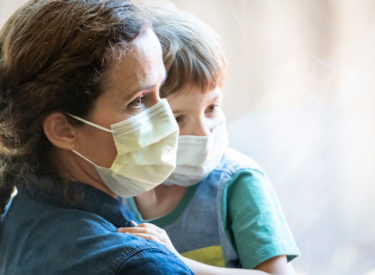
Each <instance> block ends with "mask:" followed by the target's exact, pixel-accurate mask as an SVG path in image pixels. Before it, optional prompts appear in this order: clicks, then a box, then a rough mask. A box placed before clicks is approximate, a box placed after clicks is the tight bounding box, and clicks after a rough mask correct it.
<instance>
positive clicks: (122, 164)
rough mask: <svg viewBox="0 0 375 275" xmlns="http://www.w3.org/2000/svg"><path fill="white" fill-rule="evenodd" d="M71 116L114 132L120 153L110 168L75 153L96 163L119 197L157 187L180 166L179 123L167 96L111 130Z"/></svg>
mask: <svg viewBox="0 0 375 275" xmlns="http://www.w3.org/2000/svg"><path fill="white" fill-rule="evenodd" d="M70 116H71V117H73V118H75V119H77V120H80V121H82V122H84V123H86V124H88V125H91V126H93V127H96V128H98V129H100V130H103V131H106V132H110V133H112V135H113V139H114V142H115V146H116V149H117V156H116V158H115V160H114V161H113V163H112V166H111V167H110V168H106V167H102V166H99V165H97V164H95V163H94V162H92V161H91V160H89V159H88V158H86V157H85V156H83V155H82V154H80V153H78V152H77V151H74V150H73V152H74V153H76V154H77V155H79V156H80V157H82V158H83V159H85V160H87V161H88V162H90V163H91V164H93V165H94V166H95V167H96V170H97V172H98V174H99V175H100V177H101V178H102V180H103V182H104V183H105V184H106V185H107V186H108V188H109V189H110V190H111V191H113V192H114V193H116V194H117V195H119V196H122V197H125V198H127V197H131V196H135V195H137V194H139V193H142V192H144V191H148V190H150V189H153V188H154V187H156V186H157V185H159V184H160V183H162V182H163V181H164V180H165V179H166V178H167V177H168V176H169V175H170V174H171V173H172V171H173V169H174V168H175V166H176V150H177V137H178V125H177V123H176V120H175V118H174V116H173V113H172V110H171V109H170V107H169V105H168V102H167V101H166V100H165V99H163V100H161V101H160V102H159V103H157V104H155V105H154V106H152V107H150V108H148V109H146V110H144V111H143V112H141V113H139V114H137V115H135V116H132V117H130V118H128V119H126V120H124V121H121V122H118V123H115V124H112V125H111V130H109V129H107V128H104V127H102V126H100V125H97V124H94V123H92V122H90V121H87V120H84V119H82V118H80V117H76V116H73V115H70Z"/></svg>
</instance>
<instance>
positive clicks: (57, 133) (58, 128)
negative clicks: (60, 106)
mask: <svg viewBox="0 0 375 275" xmlns="http://www.w3.org/2000/svg"><path fill="white" fill-rule="evenodd" d="M43 130H44V133H45V135H46V136H47V138H48V139H49V141H50V142H51V143H52V144H53V145H55V146H56V147H58V148H61V149H66V150H72V149H74V145H75V142H76V138H77V135H76V131H75V128H74V127H73V126H72V125H70V124H69V122H68V119H67V118H66V116H65V115H64V114H62V113H58V112H56V113H51V114H49V115H47V117H46V118H45V119H44V121H43Z"/></svg>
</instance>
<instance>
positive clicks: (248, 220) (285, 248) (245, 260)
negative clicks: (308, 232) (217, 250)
mask: <svg viewBox="0 0 375 275" xmlns="http://www.w3.org/2000/svg"><path fill="white" fill-rule="evenodd" d="M223 200H224V203H223V206H224V208H225V209H224V210H223V214H224V215H226V217H223V218H224V221H225V228H226V232H227V234H228V236H229V237H230V240H231V241H232V244H233V245H234V247H235V249H236V251H237V253H238V256H239V259H240V262H241V265H242V267H243V268H249V269H251V268H254V267H256V266H257V265H259V264H260V263H262V262H264V261H266V260H268V259H270V258H272V257H275V256H278V255H286V256H287V259H288V261H290V260H292V259H294V258H295V257H297V256H298V254H299V251H298V248H297V246H296V244H295V241H294V239H293V236H292V233H291V231H290V229H289V226H288V224H287V221H286V219H285V217H284V214H283V212H282V209H281V206H280V204H279V202H278V199H277V197H276V194H275V192H274V190H273V187H272V185H271V182H270V180H269V178H268V177H267V176H266V175H265V174H264V173H262V172H261V171H258V170H245V171H240V172H238V173H237V174H236V175H235V176H234V177H233V178H232V180H231V182H229V183H228V184H227V188H226V190H225V192H224V196H223Z"/></svg>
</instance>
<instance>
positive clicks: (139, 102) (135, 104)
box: [128, 94, 145, 109]
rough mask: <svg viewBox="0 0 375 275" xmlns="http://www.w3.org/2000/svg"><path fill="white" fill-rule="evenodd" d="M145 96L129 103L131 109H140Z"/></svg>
mask: <svg viewBox="0 0 375 275" xmlns="http://www.w3.org/2000/svg"><path fill="white" fill-rule="evenodd" d="M144 97H145V96H144V95H143V94H142V95H140V96H139V97H137V98H136V99H134V100H133V101H132V102H130V103H129V105H128V106H129V107H131V108H133V109H139V108H141V107H142V106H143V98H144Z"/></svg>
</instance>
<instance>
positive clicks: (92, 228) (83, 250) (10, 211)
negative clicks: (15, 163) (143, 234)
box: [0, 177, 193, 275]
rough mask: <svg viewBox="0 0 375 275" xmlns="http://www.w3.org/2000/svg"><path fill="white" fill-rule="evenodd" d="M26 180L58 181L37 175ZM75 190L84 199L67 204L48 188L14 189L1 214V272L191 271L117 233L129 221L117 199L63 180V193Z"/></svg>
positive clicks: (164, 252) (160, 250)
mask: <svg viewBox="0 0 375 275" xmlns="http://www.w3.org/2000/svg"><path fill="white" fill-rule="evenodd" d="M28 180H31V181H37V182H38V183H39V184H40V183H42V184H47V185H50V186H57V185H58V184H63V183H61V182H54V181H56V180H52V179H50V178H42V177H40V178H30V179H28ZM56 184H57V185H56ZM64 184H65V183H64ZM29 186H30V185H29ZM78 191H79V192H78ZM77 193H81V194H83V198H84V200H83V201H81V202H78V203H77V202H75V203H72V202H67V201H66V200H65V199H64V197H63V196H61V195H59V194H60V193H59V192H55V191H54V190H53V188H51V189H49V191H48V192H47V191H41V190H40V189H38V188H36V187H33V188H30V187H28V188H25V187H21V188H19V190H18V194H17V195H16V196H15V197H14V198H13V199H12V200H11V202H10V203H9V204H8V206H7V208H6V211H5V213H4V214H3V216H2V217H1V224H0V255H1V256H0V274H1V275H3V274H4V275H5V274H7V275H8V274H12V275H13V274H38V275H39V274H137V275H138V274H193V273H192V271H191V270H190V269H189V268H188V267H187V266H186V265H185V264H184V263H183V262H181V261H180V260H179V259H178V258H177V257H176V256H175V255H174V254H173V253H172V252H170V251H169V250H168V249H167V248H166V247H165V246H163V245H161V244H159V243H156V242H153V241H149V240H145V239H142V238H138V237H135V236H132V235H129V234H124V233H118V232H117V228H118V227H120V226H121V227H124V226H131V223H130V220H131V219H133V220H135V219H134V218H133V216H132V215H131V214H130V213H129V212H128V210H127V209H126V208H125V207H124V206H123V204H122V203H121V201H120V200H116V199H114V198H113V197H111V196H109V195H107V194H106V193H104V192H102V191H100V190H98V189H95V188H93V187H90V186H89V185H85V184H80V183H69V188H68V191H67V194H68V195H72V196H73V195H75V194H77Z"/></svg>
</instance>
